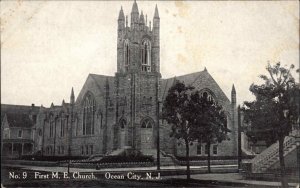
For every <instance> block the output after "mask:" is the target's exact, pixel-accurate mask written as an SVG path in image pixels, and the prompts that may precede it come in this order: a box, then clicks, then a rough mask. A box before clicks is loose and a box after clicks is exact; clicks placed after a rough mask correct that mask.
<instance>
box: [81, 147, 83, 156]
mask: <svg viewBox="0 0 300 188" xmlns="http://www.w3.org/2000/svg"><path fill="white" fill-rule="evenodd" d="M81 155H84V147H83V146H81Z"/></svg>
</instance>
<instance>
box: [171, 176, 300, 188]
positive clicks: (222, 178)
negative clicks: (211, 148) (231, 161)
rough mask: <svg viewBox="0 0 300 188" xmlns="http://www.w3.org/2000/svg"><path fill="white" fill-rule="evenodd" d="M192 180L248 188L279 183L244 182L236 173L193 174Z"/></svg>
mask: <svg viewBox="0 0 300 188" xmlns="http://www.w3.org/2000/svg"><path fill="white" fill-rule="evenodd" d="M167 177H168V178H182V179H185V178H186V176H184V175H177V176H167ZM191 178H192V179H197V180H210V181H218V182H228V183H240V184H247V185H249V186H255V185H257V186H268V187H280V186H281V183H280V182H270V181H257V180H245V179H243V176H242V175H240V174H238V173H226V174H224V173H222V174H194V175H191ZM297 185H299V184H297V183H289V186H292V187H297Z"/></svg>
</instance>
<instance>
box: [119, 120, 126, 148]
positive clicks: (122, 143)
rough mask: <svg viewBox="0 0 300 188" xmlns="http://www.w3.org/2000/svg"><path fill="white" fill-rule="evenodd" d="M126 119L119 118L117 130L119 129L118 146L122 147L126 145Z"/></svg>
mask: <svg viewBox="0 0 300 188" xmlns="http://www.w3.org/2000/svg"><path fill="white" fill-rule="evenodd" d="M126 124H127V123H126V120H125V119H121V120H120V127H119V130H120V139H119V147H120V148H124V146H125V145H126V144H125V134H126V132H125V127H126Z"/></svg>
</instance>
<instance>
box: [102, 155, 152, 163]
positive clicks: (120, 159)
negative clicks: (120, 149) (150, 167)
mask: <svg viewBox="0 0 300 188" xmlns="http://www.w3.org/2000/svg"><path fill="white" fill-rule="evenodd" d="M129 162H154V159H153V157H152V156H147V155H136V156H132V155H128V156H126V155H123V156H122V155H117V156H105V157H103V158H102V159H101V160H99V161H98V162H97V163H129Z"/></svg>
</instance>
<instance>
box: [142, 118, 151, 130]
mask: <svg viewBox="0 0 300 188" xmlns="http://www.w3.org/2000/svg"><path fill="white" fill-rule="evenodd" d="M152 124H153V123H152V121H151V120H150V119H148V118H147V119H145V120H144V121H142V128H152V127H153V125H152Z"/></svg>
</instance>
